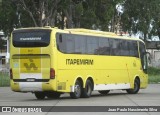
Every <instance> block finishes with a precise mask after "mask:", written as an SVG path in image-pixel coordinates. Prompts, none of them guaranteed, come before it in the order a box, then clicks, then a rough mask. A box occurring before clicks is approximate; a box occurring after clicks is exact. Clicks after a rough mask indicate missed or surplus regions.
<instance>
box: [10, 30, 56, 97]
mask: <svg viewBox="0 0 160 115" xmlns="http://www.w3.org/2000/svg"><path fill="white" fill-rule="evenodd" d="M50 38H51V30H49V29H22V30H15V31H13V34H12V39H11V48H10V50H11V56H10V57H11V60H10V77H11V89H12V90H13V91H16V92H34V93H35V95H36V97H37V98H43V97H42V96H43V95H42V94H43V93H44V92H45V91H46V92H49V91H54V90H56V89H55V85H54V84H55V83H56V82H55V79H54V77H55V75H54V74H55V72H54V68H53V67H51V62H52V61H53V60H51V54H52V50H51V49H50V41H51V40H50ZM54 82H55V83H54ZM51 84H52V85H51Z"/></svg>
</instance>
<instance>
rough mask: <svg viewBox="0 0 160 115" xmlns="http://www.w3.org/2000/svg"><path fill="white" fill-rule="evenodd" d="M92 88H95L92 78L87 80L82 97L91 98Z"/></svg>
mask: <svg viewBox="0 0 160 115" xmlns="http://www.w3.org/2000/svg"><path fill="white" fill-rule="evenodd" d="M92 90H93V84H92V82H91V81H90V80H87V81H86V86H85V88H84V89H83V90H82V97H84V98H89V97H90V96H91V94H92Z"/></svg>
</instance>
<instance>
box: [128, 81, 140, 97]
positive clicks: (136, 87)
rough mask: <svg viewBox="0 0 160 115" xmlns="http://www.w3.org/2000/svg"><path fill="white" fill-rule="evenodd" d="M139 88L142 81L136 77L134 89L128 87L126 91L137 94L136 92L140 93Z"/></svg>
mask: <svg viewBox="0 0 160 115" xmlns="http://www.w3.org/2000/svg"><path fill="white" fill-rule="evenodd" d="M139 89H140V81H139V79H135V80H134V89H127V90H126V91H127V93H128V94H136V93H138V91H139Z"/></svg>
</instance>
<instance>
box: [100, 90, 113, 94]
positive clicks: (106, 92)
mask: <svg viewBox="0 0 160 115" xmlns="http://www.w3.org/2000/svg"><path fill="white" fill-rule="evenodd" d="M98 92H99V93H100V94H103V95H107V94H108V93H109V92H110V90H102V91H98Z"/></svg>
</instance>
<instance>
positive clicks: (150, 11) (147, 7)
mask: <svg viewBox="0 0 160 115" xmlns="http://www.w3.org/2000/svg"><path fill="white" fill-rule="evenodd" d="M123 6H124V12H123V14H122V20H121V22H122V27H123V30H124V31H128V32H130V33H137V32H139V31H140V32H142V33H143V35H144V41H146V40H147V38H148V37H147V36H152V35H155V34H158V30H159V28H160V26H159V22H160V13H159V11H160V1H159V0H145V1H142V0H126V1H125V2H124V4H123Z"/></svg>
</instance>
